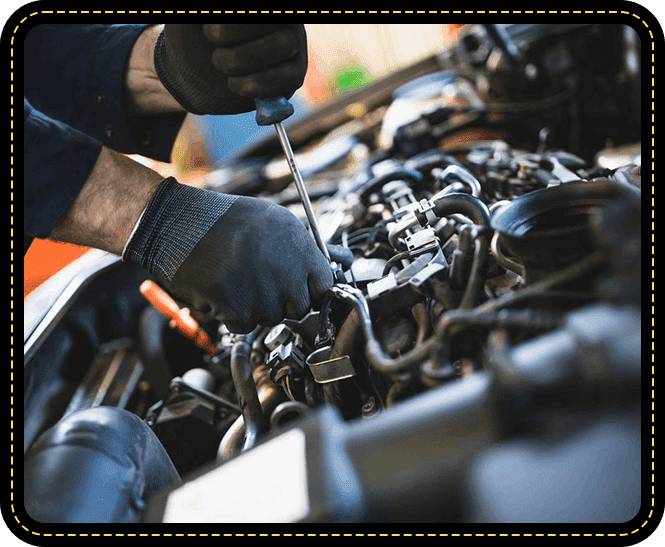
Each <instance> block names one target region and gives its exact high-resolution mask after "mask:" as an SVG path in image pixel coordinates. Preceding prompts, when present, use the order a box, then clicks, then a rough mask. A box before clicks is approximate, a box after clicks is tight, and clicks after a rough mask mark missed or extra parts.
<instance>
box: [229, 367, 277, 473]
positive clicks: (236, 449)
mask: <svg viewBox="0 0 665 547" xmlns="http://www.w3.org/2000/svg"><path fill="white" fill-rule="evenodd" d="M252 376H253V378H254V383H255V385H256V390H257V394H258V397H259V402H260V403H261V408H262V409H263V415H264V416H269V415H271V414H272V412H273V410H274V409H275V408H276V407H277V405H279V403H281V402H282V401H284V399H285V395H284V392H283V391H282V390H281V389H280V388H279V387H277V386H276V385H275V384H274V383H273V381H272V380H271V379H270V369H269V368H268V365H266V364H265V363H264V364H263V365H260V366H259V367H257V368H256V369H255V370H254V372H253V374H252ZM244 438H245V420H244V419H243V417H242V415H240V416H238V419H237V420H236V421H235V422H233V424H231V427H229V428H228V429H227V430H226V433H224V436H223V437H222V440H221V441H220V443H219V448H218V449H217V463H223V462H226V461H229V460H230V459H231V458H232V457H234V456H236V455H237V454H240V451H241V449H242V442H243V440H244Z"/></svg>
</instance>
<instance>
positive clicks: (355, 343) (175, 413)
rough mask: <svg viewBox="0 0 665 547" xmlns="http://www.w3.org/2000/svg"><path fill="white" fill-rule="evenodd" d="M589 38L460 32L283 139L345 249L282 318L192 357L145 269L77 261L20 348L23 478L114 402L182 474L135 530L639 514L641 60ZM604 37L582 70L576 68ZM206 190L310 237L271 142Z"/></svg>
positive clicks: (588, 30)
mask: <svg viewBox="0 0 665 547" xmlns="http://www.w3.org/2000/svg"><path fill="white" fill-rule="evenodd" d="M600 27H603V28H600ZM605 27H606V26H605V25H599V26H595V25H569V26H555V25H551V26H550V25H478V26H473V27H470V29H469V30H468V31H467V32H466V34H465V35H464V36H463V38H462V40H461V42H460V44H459V45H458V46H457V47H456V48H453V49H451V50H449V51H448V52H446V53H445V54H440V55H439V56H437V57H435V58H432V59H430V60H428V61H427V62H426V63H421V64H420V65H418V66H417V67H416V68H415V69H414V68H411V69H409V70H408V71H403V72H402V73H399V74H397V75H396V76H394V77H393V78H392V79H391V80H390V81H389V82H388V83H385V82H383V83H381V85H376V86H374V87H371V86H370V87H369V88H368V89H364V90H359V91H358V92H353V93H352V94H350V95H349V96H348V97H346V96H341V97H340V99H339V101H338V102H337V103H336V104H333V105H331V106H328V107H326V108H328V110H327V111H322V112H320V113H319V114H318V115H317V114H316V113H315V115H314V116H313V117H312V118H310V119H307V120H305V122H303V123H300V124H299V125H294V127H293V129H292V130H290V134H291V135H293V138H294V139H295V141H296V142H298V143H299V146H298V148H297V149H296V154H297V159H298V163H299V165H300V167H301V169H302V171H303V174H304V177H305V180H306V182H307V184H308V188H309V191H310V196H311V198H312V201H313V202H314V204H315V207H316V211H317V216H318V218H319V222H320V225H321V228H322V230H323V233H324V238H325V240H326V241H327V242H328V243H329V244H331V245H336V246H338V247H343V248H344V249H345V253H346V254H345V255H344V256H345V257H346V258H345V259H343V260H339V262H338V263H335V264H334V265H333V266H334V269H335V284H334V286H333V288H332V289H331V290H330V291H329V293H328V294H327V295H326V298H325V299H324V301H322V302H320V303H318V304H317V306H316V307H315V309H312V310H311V311H310V313H308V314H307V315H306V316H305V317H303V318H302V319H300V320H285V321H283V322H282V323H280V324H279V325H276V326H273V327H259V328H257V329H256V330H255V331H254V332H252V333H251V334H248V335H233V334H231V333H229V332H228V330H227V329H226V328H225V326H224V325H223V324H221V323H219V322H218V321H215V320H214V319H210V318H207V319H206V318H199V319H200V325H199V326H197V327H196V329H198V328H199V327H200V329H201V330H197V334H196V336H198V337H199V342H200V336H201V335H205V336H207V338H209V340H210V342H209V343H208V345H207V346H206V345H203V344H201V343H199V345H198V346H197V345H196V344H194V343H192V341H191V340H188V339H187V338H186V337H185V336H182V334H181V333H179V332H177V331H176V330H174V329H172V328H169V318H167V317H165V316H164V315H163V314H162V313H160V311H158V310H156V309H155V308H154V307H153V306H151V305H147V303H146V301H145V300H144V299H143V297H141V296H140V294H139V290H138V287H139V286H140V285H141V284H142V283H144V282H146V276H145V275H144V274H143V273H141V272H140V271H137V270H135V269H133V268H132V267H130V266H129V265H126V264H122V263H120V262H119V261H118V260H117V259H115V258H113V257H110V256H99V255H95V261H96V262H94V263H93V262H90V263H88V264H86V265H84V266H83V268H84V269H83V270H82V271H79V272H78V277H77V278H74V280H75V282H72V281H68V284H66V285H65V287H66V288H67V290H68V291H69V295H70V296H68V297H67V298H65V299H64V300H63V301H62V302H61V303H60V304H57V303H52V304H53V307H52V309H53V310H54V311H53V312H52V313H51V312H49V313H51V315H50V316H49V315H48V314H47V316H46V317H44V316H43V314H42V315H40V316H39V317H38V318H37V319H36V320H35V321H34V325H33V328H31V329H28V331H27V332H26V350H25V356H26V368H25V370H26V377H25V378H26V381H25V407H24V413H25V430H24V435H25V443H24V444H25V446H24V450H25V452H26V453H27V454H28V460H29V461H30V465H31V466H32V468H33V469H35V468H37V469H40V467H39V465H45V460H44V459H43V458H42V459H40V458H41V456H42V454H41V453H40V452H39V450H43V447H42V448H39V443H40V442H42V444H43V441H41V439H42V438H43V435H47V436H48V435H49V431H52V430H53V428H58V427H59V424H61V423H62V422H63V421H64V420H67V418H68V417H70V416H73V415H75V413H76V412H79V411H81V410H84V409H90V408H95V407H114V408H121V409H124V410H126V411H127V412H128V413H131V414H132V415H133V416H135V417H138V418H140V420H141V421H142V422H143V423H144V424H145V425H146V426H147V427H149V429H150V430H151V431H152V433H154V435H155V437H156V438H158V439H159V441H160V443H161V445H162V446H163V447H164V449H165V451H166V453H167V454H168V457H169V458H170V460H171V461H172V462H173V464H174V466H175V469H176V470H177V472H178V475H179V477H180V478H182V480H183V481H184V484H181V483H179V482H177V483H175V484H159V485H158V486H154V487H153V488H152V490H150V489H149V488H148V489H146V491H145V492H143V493H138V494H137V496H138V497H139V498H145V499H146V500H148V501H149V503H148V504H147V507H146V506H145V504H144V503H143V502H141V503H140V504H138V505H137V507H139V509H137V510H136V511H135V514H139V516H140V518H141V519H142V520H145V521H159V522H234V521H235V522H237V521H240V522H250V521H252V522H278V521H282V522H428V521H432V522H594V523H595V522H604V523H620V522H627V521H629V520H631V519H632V518H633V517H635V515H636V514H637V512H638V510H639V509H640V505H641V494H642V493H641V468H640V464H639V462H640V428H641V422H640V402H641V401H640V386H641V366H642V363H641V279H640V278H641V273H640V272H641V270H640V261H641V229H640V226H641V167H640V159H639V140H640V130H639V115H638V114H639V95H640V91H639V89H637V90H636V88H635V85H636V83H638V82H639V74H637V73H636V70H637V69H635V67H634V65H633V64H631V62H630V61H631V59H634V58H635V55H637V54H638V53H639V51H638V50H637V49H636V48H638V45H636V41H635V36H634V32H633V31H632V29H630V28H629V27H622V26H619V27H617V28H614V27H612V28H609V29H608V28H605ZM610 27H611V26H610ZM608 43H611V44H612V46H613V48H614V50H613V52H612V56H613V57H612V59H611V62H610V60H608V66H607V67H597V70H596V71H595V72H590V71H588V70H587V68H588V67H587V66H586V63H587V61H586V59H587V58H590V57H591V55H589V57H585V56H584V55H583V54H582V52H583V51H588V50H589V48H591V49H592V50H594V49H596V50H597V49H599V48H604V47H606V46H607V44H608ZM637 43H639V41H637ZM604 58H607V56H606V57H604ZM631 71H632V72H631ZM598 91H602V92H601V93H598V94H597V95H596V97H597V101H596V103H595V108H592V109H589V108H586V107H585V105H586V101H587V100H588V97H589V95H590V94H591V95H593V94H594V93H596V92H598ZM636 103H637V106H636ZM619 111H621V112H622V115H621V116H619V115H618V112H619ZM636 111H637V115H636V114H635V112H636ZM331 113H332V114H331ZM635 116H637V117H635ZM635 119H637V120H638V122H637V126H636V122H635ZM610 122H611V123H610ZM608 141H612V142H611V145H610V144H608ZM636 143H637V144H636ZM636 150H637V152H636ZM207 186H208V188H210V189H213V190H218V191H223V192H235V193H245V194H251V195H256V196H259V197H262V198H264V199H268V200H272V201H274V202H276V203H279V204H281V205H284V206H286V207H289V208H291V209H292V210H293V211H294V213H296V214H297V215H298V216H300V217H301V218H303V221H305V217H304V214H303V211H302V208H301V207H300V205H299V199H298V194H297V192H296V190H295V188H294V187H293V185H292V184H291V181H290V177H289V174H288V166H287V165H286V163H285V161H284V160H283V159H282V158H281V157H280V155H279V153H278V152H277V150H276V148H275V141H274V140H270V139H269V140H268V141H266V142H263V143H261V144H260V145H257V146H255V147H254V148H253V149H252V150H249V151H248V152H247V153H246V154H245V155H244V156H243V157H242V158H240V159H239V160H237V161H236V162H234V163H233V164H231V165H228V166H225V167H224V168H221V169H219V170H218V171H215V172H214V173H213V174H212V175H211V176H210V177H209V179H208V181H207ZM257 260H260V257H257ZM77 279H78V281H76V280H77ZM148 282H149V280H148ZM67 290H65V291H64V292H63V294H66V293H67ZM178 304H179V305H181V306H184V305H185V304H184V303H178ZM196 336H195V338H196ZM202 347H207V350H204V349H201V348H202ZM101 419H102V418H101V417H100V420H101ZM127 430H128V428H127V427H126V426H123V427H122V428H120V433H119V434H120V435H122V434H125V433H126V432H127ZM39 435H42V437H39ZM38 437H39V440H37V441H36V439H38ZM50 442H51V443H53V442H55V441H54V440H53V438H51V440H50ZM34 443H36V444H37V445H38V448H37V449H36V448H35V446H32V448H30V447H31V445H33V444H34ZM29 448H30V450H28V449H29ZM35 453H37V454H36V455H35ZM35 462H37V463H35ZM145 465H148V464H145ZM608 476H611V477H615V478H616V477H620V482H621V484H620V485H617V483H616V481H615V480H609V479H608ZM146 492H147V493H149V494H150V495H149V496H148V495H147V494H146ZM266 492H267V493H268V494H266ZM265 496H274V498H271V499H274V502H273V503H267V502H266V501H265V500H264V501H263V502H261V501H260V500H262V499H264V498H265ZM197 500H198V501H197ZM202 500H205V503H203V502H202ZM202 505H205V510H204V509H203V508H202V507H201V506H202Z"/></svg>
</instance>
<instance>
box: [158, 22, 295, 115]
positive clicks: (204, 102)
mask: <svg viewBox="0 0 665 547" xmlns="http://www.w3.org/2000/svg"><path fill="white" fill-rule="evenodd" d="M155 69H156V71H157V75H158V76H159V79H160V80H161V82H162V84H163V85H164V87H166V89H167V90H168V91H169V93H171V95H173V97H174V98H175V99H176V100H177V101H178V102H179V103H180V104H181V105H182V106H183V107H184V108H185V109H186V110H187V111H189V112H192V113H194V114H239V113H241V112H249V111H252V110H254V109H255V105H254V99H255V98H268V97H275V96H284V97H287V98H289V97H291V96H292V95H293V93H294V92H295V91H296V90H297V89H298V88H299V87H300V86H302V84H303V81H304V79H305V72H306V71H307V37H306V34H305V27H304V26H303V25H257V24H253V25H165V27H164V31H163V32H162V34H161V35H160V37H159V39H158V40H157V45H156V46H155Z"/></svg>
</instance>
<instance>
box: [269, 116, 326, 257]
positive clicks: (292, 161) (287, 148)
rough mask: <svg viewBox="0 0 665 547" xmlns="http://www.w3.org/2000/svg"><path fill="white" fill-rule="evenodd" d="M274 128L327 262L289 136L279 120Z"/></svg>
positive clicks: (315, 236)
mask: <svg viewBox="0 0 665 547" xmlns="http://www.w3.org/2000/svg"><path fill="white" fill-rule="evenodd" d="M275 129H276V130H277V136H278V137H279V143H280V144H281V145H282V150H284V155H285V156H286V161H287V163H288V164H289V169H290V170H291V174H292V175H293V179H294V180H295V182H296V188H297V189H298V193H299V194H300V200H301V201H302V205H303V208H304V209H305V215H307V220H308V222H309V226H310V228H311V229H312V234H313V235H314V240H315V241H316V244H317V245H318V247H319V249H321V252H322V253H323V256H325V257H326V259H327V260H328V262H330V261H331V260H330V253H329V252H328V247H326V244H325V242H324V241H323V237H322V236H321V230H320V229H319V223H318V221H317V220H316V215H315V214H314V208H313V207H312V202H311V201H310V200H309V195H308V194H307V188H306V187H305V182H304V181H303V179H302V176H301V175H300V170H299V169H298V166H297V165H296V158H295V156H294V154H293V150H292V149H291V143H290V142H289V137H288V136H287V134H286V131H285V130H284V127H283V126H282V123H281V122H276V123H275Z"/></svg>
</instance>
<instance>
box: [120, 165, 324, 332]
mask: <svg viewBox="0 0 665 547" xmlns="http://www.w3.org/2000/svg"><path fill="white" fill-rule="evenodd" d="M123 259H124V260H126V261H128V262H132V263H137V264H140V265H141V266H142V267H144V268H145V269H147V270H148V271H149V272H150V273H152V274H153V275H154V276H155V278H156V279H157V281H159V282H160V283H161V284H162V285H163V286H164V287H165V288H167V289H168V290H169V291H171V292H172V293H173V294H174V295H175V296H176V297H178V298H180V299H182V300H184V301H185V302H187V303H189V304H191V306H192V309H193V311H195V312H198V313H199V314H202V315H212V316H214V317H215V318H217V319H219V320H221V321H222V322H223V323H224V324H225V325H226V327H227V328H228V329H229V331H231V332H234V333H247V332H250V331H252V330H253V329H254V328H255V327H256V325H257V324H259V325H262V326H272V325H275V324H277V323H279V322H280V321H281V320H282V319H284V318H290V319H300V318H301V317H303V316H304V315H305V314H306V313H307V311H309V309H310V306H311V305H312V303H313V302H316V301H318V300H320V299H321V298H322V297H323V294H324V293H325V291H326V290H327V289H328V288H329V287H331V286H332V282H333V277H332V271H331V269H330V266H329V264H328V262H327V260H326V259H325V257H324V256H323V254H322V253H321V251H320V250H319V249H318V247H317V246H316V243H315V242H314V240H313V239H312V237H311V236H310V235H309V233H307V230H306V229H305V227H304V226H303V224H302V223H301V222H300V221H299V220H298V219H297V217H296V216H295V215H294V214H293V213H291V212H290V211H289V210H288V209H285V208H284V207H281V206H279V205H275V204H273V203H270V202H267V201H264V200H261V199H258V198H251V197H244V196H233V195H228V194H220V193H217V192H211V191H208V190H202V189H200V188H195V187H192V186H186V185H183V184H178V183H177V181H176V180H175V179H173V178H168V179H166V180H165V181H164V182H162V184H161V185H160V186H159V188H158V190H157V191H156V192H155V194H154V196H153V197H152V199H151V200H150V202H149V203H148V206H147V207H146V209H145V211H144V212H143V215H142V216H141V219H140V220H139V222H138V224H137V226H136V228H135V230H134V233H133V234H132V236H131V237H130V239H129V242H128V243H127V245H126V246H125V250H124V252H123Z"/></svg>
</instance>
